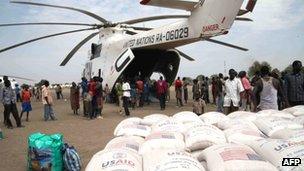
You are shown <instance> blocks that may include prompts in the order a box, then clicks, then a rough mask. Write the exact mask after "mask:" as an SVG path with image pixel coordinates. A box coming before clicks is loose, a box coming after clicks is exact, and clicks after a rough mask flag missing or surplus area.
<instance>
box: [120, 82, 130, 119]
mask: <svg viewBox="0 0 304 171" xmlns="http://www.w3.org/2000/svg"><path fill="white" fill-rule="evenodd" d="M122 91H123V95H122V100H123V107H124V110H125V116H130V111H129V100H130V97H131V93H130V91H131V87H130V84H129V81H128V80H127V79H126V78H125V79H124V81H123V84H122Z"/></svg>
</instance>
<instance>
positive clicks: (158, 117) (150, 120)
mask: <svg viewBox="0 0 304 171" xmlns="http://www.w3.org/2000/svg"><path fill="white" fill-rule="evenodd" d="M167 119H169V116H167V115H164V114H152V115H148V116H145V117H144V119H143V120H142V124H143V125H149V126H152V125H153V124H156V123H158V122H160V121H163V120H167Z"/></svg>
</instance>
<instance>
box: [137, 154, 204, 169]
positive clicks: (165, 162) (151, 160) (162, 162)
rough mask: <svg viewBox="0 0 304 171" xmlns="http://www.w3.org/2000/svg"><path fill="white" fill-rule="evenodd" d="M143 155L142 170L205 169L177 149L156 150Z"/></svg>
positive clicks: (188, 155)
mask: <svg viewBox="0 0 304 171" xmlns="http://www.w3.org/2000/svg"><path fill="white" fill-rule="evenodd" d="M153 154H154V155H151V153H148V154H144V155H143V163H144V171H205V169H204V167H203V166H202V165H201V164H200V162H199V161H197V160H196V159H194V158H193V157H192V156H191V155H190V154H189V153H187V152H185V151H179V150H165V151H164V150H157V151H153Z"/></svg>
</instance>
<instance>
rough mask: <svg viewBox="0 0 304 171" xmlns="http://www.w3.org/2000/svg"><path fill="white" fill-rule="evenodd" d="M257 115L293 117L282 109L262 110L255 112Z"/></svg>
mask: <svg viewBox="0 0 304 171" xmlns="http://www.w3.org/2000/svg"><path fill="white" fill-rule="evenodd" d="M257 116H258V117H268V116H273V117H279V118H286V119H293V118H294V116H293V115H292V114H290V113H288V112H284V111H278V110H272V109H269V110H262V111H260V112H258V114H257Z"/></svg>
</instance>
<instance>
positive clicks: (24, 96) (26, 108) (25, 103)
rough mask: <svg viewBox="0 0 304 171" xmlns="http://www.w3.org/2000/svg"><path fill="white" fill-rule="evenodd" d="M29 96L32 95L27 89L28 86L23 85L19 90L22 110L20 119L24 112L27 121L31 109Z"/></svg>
mask: <svg viewBox="0 0 304 171" xmlns="http://www.w3.org/2000/svg"><path fill="white" fill-rule="evenodd" d="M31 97H32V94H31V92H30V91H29V86H28V85H25V86H24V87H23V90H22V92H21V100H22V111H21V114H20V120H21V119H22V115H23V113H24V112H26V121H27V122H28V121H29V112H30V111H32V105H31Z"/></svg>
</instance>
